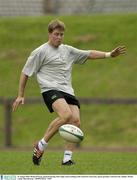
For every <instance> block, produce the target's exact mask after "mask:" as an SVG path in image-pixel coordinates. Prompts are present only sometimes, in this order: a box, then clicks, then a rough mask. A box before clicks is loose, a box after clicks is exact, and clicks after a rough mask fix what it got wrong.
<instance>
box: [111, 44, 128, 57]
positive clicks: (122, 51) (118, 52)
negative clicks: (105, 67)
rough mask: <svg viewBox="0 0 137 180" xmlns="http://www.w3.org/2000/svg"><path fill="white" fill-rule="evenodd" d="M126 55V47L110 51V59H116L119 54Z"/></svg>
mask: <svg viewBox="0 0 137 180" xmlns="http://www.w3.org/2000/svg"><path fill="white" fill-rule="evenodd" d="M125 53H126V47H125V46H119V47H117V48H115V49H114V50H112V51H111V57H117V56H119V55H120V54H125Z"/></svg>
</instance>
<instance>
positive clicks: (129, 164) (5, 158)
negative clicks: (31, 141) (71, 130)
mask: <svg viewBox="0 0 137 180" xmlns="http://www.w3.org/2000/svg"><path fill="white" fill-rule="evenodd" d="M136 155H137V154H136V153H118V152H116V153H114V152H96V153H95V152H75V153H74V155H73V158H74V160H75V162H76V164H75V165H74V166H70V167H66V166H65V167H64V166H61V160H62V157H63V152H52V151H47V153H45V154H44V157H43V159H42V162H41V166H34V165H33V164H32V162H31V152H29V151H3V152H1V153H0V156H1V163H0V174H26V175H27V174H36V175H38V174H43V175H44V174H45V175H46V174H47V175H55V174H56V175H63V174H66V175H72V174H81V175H86V174H88V175H93V174H98V175H101V174H105V175H107V174H109V175H112V174H113V175H116V174H125V175H126V174H127V175H129V174H134V175H135V174H137V168H136V167H137V161H136Z"/></svg>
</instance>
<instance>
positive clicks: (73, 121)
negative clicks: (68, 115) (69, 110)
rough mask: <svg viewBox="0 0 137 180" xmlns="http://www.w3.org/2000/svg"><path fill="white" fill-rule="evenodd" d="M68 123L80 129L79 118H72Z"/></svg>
mask: <svg viewBox="0 0 137 180" xmlns="http://www.w3.org/2000/svg"><path fill="white" fill-rule="evenodd" d="M70 123H71V124H73V125H75V126H77V127H80V118H79V117H75V116H72V119H71V122H70Z"/></svg>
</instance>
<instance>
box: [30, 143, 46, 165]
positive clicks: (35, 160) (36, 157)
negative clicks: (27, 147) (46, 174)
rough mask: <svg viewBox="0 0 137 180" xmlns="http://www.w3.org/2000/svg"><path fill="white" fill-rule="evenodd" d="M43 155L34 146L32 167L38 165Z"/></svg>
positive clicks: (36, 146)
mask: <svg viewBox="0 0 137 180" xmlns="http://www.w3.org/2000/svg"><path fill="white" fill-rule="evenodd" d="M43 153H44V151H40V150H39V147H38V144H36V145H34V150H33V156H32V161H33V163H34V165H40V162H41V158H42V155H43Z"/></svg>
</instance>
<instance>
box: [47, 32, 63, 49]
mask: <svg viewBox="0 0 137 180" xmlns="http://www.w3.org/2000/svg"><path fill="white" fill-rule="evenodd" d="M63 39H64V31H62V30H60V29H55V30H54V31H53V32H52V33H49V43H50V44H51V45H52V46H54V47H58V46H59V45H60V44H61V43H62V42H63Z"/></svg>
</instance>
